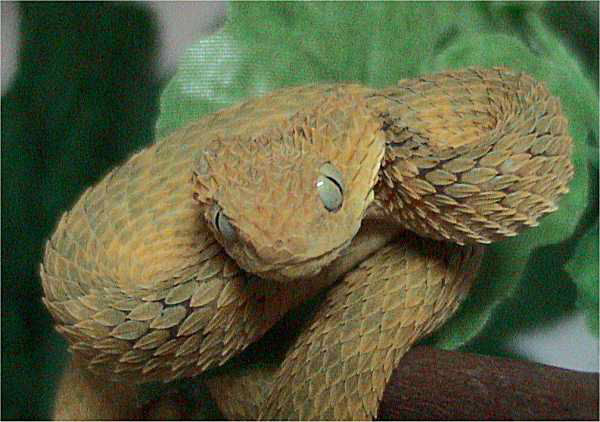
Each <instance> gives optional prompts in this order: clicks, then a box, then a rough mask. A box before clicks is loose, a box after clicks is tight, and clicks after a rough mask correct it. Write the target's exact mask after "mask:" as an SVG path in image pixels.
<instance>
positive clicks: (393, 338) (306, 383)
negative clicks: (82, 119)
mask: <svg viewBox="0 0 600 422" xmlns="http://www.w3.org/2000/svg"><path fill="white" fill-rule="evenodd" d="M566 127H567V125H566V120H565V119H564V117H563V116H562V114H561V112H560V106H559V103H558V100H557V99H555V98H553V97H551V96H550V95H549V93H548V92H547V91H546V90H545V88H544V87H543V85H541V84H540V83H538V82H536V81H534V80H533V79H531V78H530V77H528V76H526V75H523V74H520V73H515V72H512V71H510V70H508V69H500V68H499V69H490V70H481V69H468V70H464V71H458V72H445V73H439V74H436V75H431V76H426V77H423V78H420V79H416V80H410V81H401V82H400V83H399V84H398V85H397V86H394V87H390V88H387V89H384V90H380V91H374V90H370V89H367V88H363V87H360V86H358V85H323V86H313V87H297V88H287V89H284V90H280V91H277V92H275V93H273V94H270V95H268V96H265V97H262V98H258V99H252V100H249V101H247V102H245V103H242V104H240V105H237V106H234V107H231V108H229V109H226V110H223V111H221V112H219V113H215V114H212V115H210V116H207V117H205V118H203V119H201V120H199V121H197V122H195V123H192V124H191V125H188V126H186V127H185V128H183V129H181V130H178V131H176V132H175V133H174V134H172V135H171V136H169V137H167V138H165V139H163V140H160V141H159V142H158V143H156V144H154V145H152V146H150V147H149V148H147V149H145V150H143V151H141V152H139V153H137V154H136V155H134V156H133V157H132V158H131V159H130V160H129V161H128V162H126V163H125V164H124V165H122V166H121V167H119V168H117V169H115V170H113V171H112V172H111V173H109V175H107V176H106V177H105V178H104V179H103V180H102V181H101V182H100V183H98V184H97V185H96V186H94V187H93V188H90V189H88V190H87V191H86V192H85V193H84V194H83V195H82V197H81V198H80V199H79V201H78V202H77V203H76V204H75V205H74V207H73V209H72V210H71V211H70V212H68V213H65V214H64V215H63V217H62V218H61V220H60V222H59V225H58V227H57V229H56V231H55V233H54V234H53V236H52V237H51V239H50V240H49V241H48V243H47V245H46V249H45V256H44V263H43V265H42V268H41V276H42V281H43V287H44V293H45V298H44V302H45V303H46V305H47V306H48V308H49V310H50V312H51V313H52V315H53V316H54V318H55V319H56V321H57V329H58V330H59V331H60V332H61V333H63V334H64V335H65V336H66V337H67V339H68V340H69V342H70V345H71V349H72V350H73V351H74V352H75V353H77V354H78V355H79V356H80V357H82V358H83V360H85V361H87V362H88V366H89V368H90V369H92V370H93V371H96V372H98V373H99V374H100V375H101V376H105V377H110V378H113V379H126V380H130V381H134V382H144V381H149V380H156V379H161V380H171V379H175V378H179V377H186V376H193V375H195V374H198V373H201V372H203V371H205V370H206V369H208V368H212V367H215V366H218V365H220V364H222V363H224V362H226V361H227V360H228V359H229V358H230V357H231V356H233V355H235V354H236V353H238V352H239V351H241V350H243V349H244V348H245V347H246V346H247V345H248V344H250V343H251V342H253V341H255V340H257V339H258V338H260V337H261V336H262V335H263V334H264V333H265V332H266V331H267V330H268V329H269V328H270V327H271V326H272V325H273V324H274V323H275V322H276V321H277V320H279V319H280V318H281V317H282V316H283V315H284V314H285V313H286V312H287V311H288V310H289V309H291V308H292V307H294V306H297V305H299V304H300V303H302V302H303V301H304V300H305V299H307V298H308V297H311V296H312V295H314V294H315V293H316V292H317V291H319V290H320V289H322V288H324V287H325V286H328V285H330V284H332V283H333V282H334V281H336V280H339V283H338V285H337V286H335V287H334V288H333V289H332V290H331V291H330V292H328V295H327V299H326V301H325V303H324V304H322V307H321V308H320V310H319V312H318V313H317V315H316V316H315V317H314V319H313V321H312V323H311V326H310V329H309V330H307V331H306V332H303V333H302V334H301V335H300V336H299V338H298V339H297V340H296V341H295V343H294V345H293V347H292V349H291V350H290V351H289V353H288V355H287V356H286V358H285V360H284V362H283V363H282V366H281V368H280V369H279V370H277V371H276V372H275V374H274V375H273V377H272V379H269V380H266V379H262V381H260V380H257V382H260V383H261V385H262V386H263V388H265V387H264V386H265V385H267V386H271V387H268V388H272V391H267V392H264V391H263V394H262V395H260V396H259V397H258V398H257V400H258V402H257V403H256V402H255V403H253V404H252V405H250V408H249V409H246V410H245V411H241V410H240V408H243V406H244V405H243V402H244V400H240V401H238V402H235V403H234V405H233V406H231V409H233V410H231V412H232V415H233V416H236V415H253V417H258V416H261V417H263V418H268V417H277V418H302V419H305V418H311V419H322V418H336V419H337V418H343V419H353V418H360V419H363V418H371V417H373V416H374V415H375V414H376V411H377V403H378V400H379V398H380V397H381V394H382V392H383V388H384V386H385V382H386V381H387V379H388V377H389V375H390V373H391V370H392V369H393V367H394V366H395V365H396V364H397V363H398V361H399V360H400V358H401V356H402V355H403V353H405V351H406V350H407V349H408V348H409V347H410V346H411V345H412V344H413V343H414V342H415V341H417V340H418V339H419V338H422V337H423V336H424V335H427V334H428V333H429V332H431V331H432V330H433V329H435V328H436V327H438V326H439V325H440V324H441V323H443V321H444V320H445V319H447V318H448V317H449V316H450V315H451V314H452V313H453V312H454V310H455V309H456V308H457V307H458V306H459V304H460V302H461V300H462V299H463V298H464V296H465V295H466V293H467V291H468V288H469V286H470V285H471V284H472V281H473V279H474V275H475V273H476V269H477V266H478V264H479V260H480V256H481V247H480V246H464V247H461V246H458V245H452V244H450V243H438V242H436V241H432V240H425V239H419V238H416V237H415V236H414V235H411V234H405V235H404V236H403V237H401V238H398V239H397V240H396V241H394V242H392V243H388V242H389V241H390V240H391V239H392V238H393V237H395V236H396V235H397V232H398V228H397V226H398V225H401V226H402V227H406V228H408V229H410V230H412V231H414V232H416V233H417V234H418V235H422V236H425V237H430V238H434V239H441V240H448V241H452V242H456V243H458V244H466V243H489V242H490V241H494V240H498V239H501V238H504V237H507V236H513V235H515V234H517V233H518V232H519V231H521V230H523V229H525V228H527V227H530V226H535V225H536V224H537V221H538V219H539V218H540V217H541V216H543V215H544V214H546V213H548V212H551V211H552V210H554V209H555V208H556V205H557V204H556V203H557V200H558V197H559V196H560V195H561V194H563V193H565V192H567V190H568V188H567V183H568V181H569V179H570V178H571V177H572V174H573V168H572V165H571V163H570V161H569V154H570V150H571V140H570V138H569V136H568V134H567V132H566V130H567V129H566ZM323 162H329V163H333V165H334V166H335V167H336V168H337V169H338V170H339V171H340V174H342V175H343V176H344V185H345V187H346V188H347V189H346V190H345V192H344V202H343V205H342V207H341V208H340V209H339V211H337V212H335V213H331V215H329V214H327V213H326V212H325V211H323V209H322V207H316V206H315V204H317V203H318V196H317V193H316V190H315V185H314V179H315V177H316V171H317V170H318V168H319V166H320V165H322V164H323ZM215 204H217V205H219V206H221V207H222V209H223V212H225V214H226V215H227V216H228V217H230V218H231V221H232V227H234V228H235V230H236V231H237V233H238V236H239V237H238V243H232V242H230V241H229V243H228V241H226V240H225V239H224V238H223V237H222V236H221V235H220V233H219V231H218V230H216V228H215V227H214V224H213V221H212V220H211V218H212V217H214V206H215ZM361 226H362V227H363V228H362V229H361ZM373 226H375V227H378V229H373V230H371V229H372V227H373ZM368 227H370V228H371V229H369V230H370V231H369V230H367V228H368ZM359 230H360V231H359ZM357 234H358V235H357ZM386 244H387V246H385V247H383V246H384V245H386ZM361 245H368V247H363V246H361ZM348 247H349V249H348ZM344 254H347V255H344ZM358 262H362V263H361V264H360V265H359V266H358V267H356V264H357V263H358ZM238 265H239V266H238ZM240 266H241V267H242V268H245V269H246V270H250V271H251V272H253V273H256V274H258V275H262V276H267V277H269V278H274V279H277V280H280V281H286V283H280V282H276V281H267V280H261V279H258V278H256V276H251V275H250V274H248V273H247V272H245V271H243V270H241V269H240ZM355 267H356V268H355ZM321 268H325V269H324V270H323V271H322V272H321V273H317V272H318V271H319V270H320V269H321ZM251 380H252V378H251V377H248V376H246V375H243V376H240V377H236V376H233V375H232V376H225V377H224V378H222V379H221V380H219V379H215V380H213V381H212V388H213V389H216V390H218V389H219V388H221V390H222V391H225V390H223V388H225V389H227V388H228V389H227V391H229V392H232V394H236V393H235V392H236V391H238V392H239V391H240V388H238V387H239V386H240V385H246V384H248V383H249V382H250V383H251ZM236 383H240V384H236ZM227 386H228V387H227ZM263 401H265V403H264V404H265V406H264V407H262V406H260V405H259V404H262V403H263ZM240 403H241V404H240ZM236 406H237V410H235V409H236ZM240 406H241V407H240ZM257 409H261V410H260V411H261V413H260V414H256V412H257ZM230 415H231V414H230Z"/></svg>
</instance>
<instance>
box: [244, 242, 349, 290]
mask: <svg viewBox="0 0 600 422" xmlns="http://www.w3.org/2000/svg"><path fill="white" fill-rule="evenodd" d="M351 241H352V239H350V240H347V241H345V242H343V243H342V244H341V245H339V246H337V247H335V248H334V249H332V250H329V251H327V252H325V253H323V254H320V255H317V256H310V257H306V258H304V259H301V260H298V259H297V258H296V259H294V260H286V261H283V262H277V263H271V264H268V263H266V262H265V261H264V260H262V259H261V258H260V256H259V255H257V254H256V251H254V250H252V251H249V250H248V249H245V250H244V252H245V255H246V256H245V257H244V258H242V259H239V258H240V257H236V258H237V259H236V258H234V259H235V261H236V262H237V263H238V265H239V266H240V267H241V268H242V269H244V270H245V271H246V272H248V273H251V274H254V275H256V276H258V277H260V278H264V279H268V280H273V281H276V282H280V283H291V282H297V281H300V280H303V279H308V278H311V277H314V276H317V275H318V274H319V273H320V272H321V271H322V270H323V269H324V268H325V267H327V266H328V265H329V264H331V263H332V262H333V261H335V260H336V259H338V258H339V257H341V256H343V255H344V254H345V252H346V251H347V250H348V248H349V247H350V244H351ZM252 249H253V248H252Z"/></svg>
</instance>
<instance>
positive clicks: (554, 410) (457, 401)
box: [378, 346, 598, 420]
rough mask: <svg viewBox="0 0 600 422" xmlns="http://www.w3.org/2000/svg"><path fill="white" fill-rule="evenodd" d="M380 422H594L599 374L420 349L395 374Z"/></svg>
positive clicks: (383, 403)
mask: <svg viewBox="0 0 600 422" xmlns="http://www.w3.org/2000/svg"><path fill="white" fill-rule="evenodd" d="M378 419H382V420H390V419H396V420H398V419H416V420H435V419H439V420H448V419H450V420H456V419H466V420H472V419H480V420H481V419H487V420H490V419H508V420H515V419H517V420H524V419H527V420H531V419H552V420H556V419H563V420H564V419H578V420H598V374H597V373H585V372H578V371H570V370H566V369H561V368H556V367H553V366H548V365H541V364H536V363H531V362H524V361H518V360H513V359H505V358H497V357H490V356H482V355H476V354H472V353H461V352H448V351H443V350H437V349H434V348H431V347H426V346H419V347H415V348H413V349H412V350H411V351H410V352H408V353H407V354H406V355H405V356H404V357H403V358H402V360H401V361H400V364H399V365H398V368H396V370H395V371H394V372H393V374H392V378H391V379H390V382H389V383H388V385H387V388H386V390H385V393H384V395H383V399H382V402H381V406H380V409H379V415H378Z"/></svg>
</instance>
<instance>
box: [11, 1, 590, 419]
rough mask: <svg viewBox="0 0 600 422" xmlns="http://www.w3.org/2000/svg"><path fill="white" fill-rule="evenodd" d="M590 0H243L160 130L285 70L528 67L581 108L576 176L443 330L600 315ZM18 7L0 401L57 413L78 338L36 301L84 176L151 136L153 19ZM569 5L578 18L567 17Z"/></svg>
mask: <svg viewBox="0 0 600 422" xmlns="http://www.w3.org/2000/svg"><path fill="white" fill-rule="evenodd" d="M594 3H595V2H594ZM590 4H591V3H590ZM595 5H596V6H595V8H594V7H590V6H585V5H582V4H579V3H569V4H562V3H552V4H550V5H544V4H541V3H520V2H515V3H512V2H511V3H435V4H434V3H348V4H345V5H344V6H343V7H341V6H340V5H335V4H327V3H319V4H315V3H295V4H288V3H277V4H268V5H267V4H246V3H235V4H233V5H232V6H231V7H230V11H229V22H228V24H227V25H226V27H225V29H224V30H223V31H222V32H220V33H218V34H216V35H214V36H212V37H209V38H207V39H205V40H202V41H199V42H197V43H194V45H192V46H191V49H190V50H189V51H188V53H187V54H185V55H184V57H182V60H181V62H180V66H179V71H178V73H177V75H176V76H175V77H174V78H173V79H172V81H171V82H170V83H169V85H168V86H167V87H166V88H165V90H164V93H163V96H162V98H161V102H162V103H161V116H160V120H159V122H158V125H157V131H158V133H159V134H161V135H163V134H165V133H168V132H169V131H171V130H173V129H174V128H176V127H178V126H180V125H181V124H182V123H183V122H184V121H186V120H188V119H191V118H193V117H196V116H198V115H200V114H204V113H207V112H212V111H215V110H218V109H219V108H222V107H224V106H227V105H230V104H233V103H235V102H237V101H239V100H241V99H243V98H245V97H247V96H248V95H256V94H260V93H263V92H266V91H269V90H271V89H274V88H276V87H280V86H285V85H290V84H300V83H311V82H316V81H348V80H352V81H361V82H364V83H368V84H369V85H372V86H385V85H389V84H392V83H394V82H395V81H396V80H398V79H401V78H407V77H414V76H417V75H419V74H421V73H427V72H431V71H436V70H439V69H443V68H457V67H464V66H466V65H471V64H479V65H485V66H490V65H497V64H504V65H509V66H511V67H515V68H517V69H521V70H525V71H527V72H529V73H531V74H533V75H534V76H535V77H536V78H538V79H541V80H544V81H546V83H547V84H548V86H549V88H550V90H551V91H552V92H553V93H554V94H555V95H559V96H560V97H561V100H562V102H563V106H564V109H565V112H566V114H567V115H568V117H569V119H570V123H571V127H570V129H571V132H572V134H573V137H574V139H575V142H576V150H575V153H576V157H575V162H576V166H577V178H576V180H575V181H574V183H573V185H572V193H571V194H569V195H568V196H567V197H566V198H565V199H564V200H563V201H562V202H561V211H560V212H558V213H556V214H554V215H553V216H551V217H549V218H547V219H545V220H544V222H543V224H542V225H541V227H540V228H539V229H536V230H533V231H530V232H528V233H526V234H525V235H524V236H519V237H517V238H515V239H511V240H509V241H507V242H503V243H501V244H499V245H497V246H495V247H493V248H491V249H490V253H488V255H487V257H486V263H487V265H486V267H485V270H484V273H483V274H482V275H481V277H480V283H479V286H478V288H477V289H476V291H475V292H474V294H473V296H472V298H471V299H470V300H469V302H468V303H467V304H466V306H465V307H464V308H463V309H462V311H461V313H460V315H458V316H457V318H455V319H454V320H453V321H452V322H451V323H450V324H448V326H447V327H446V328H445V329H444V330H443V331H442V332H440V333H439V334H438V335H437V337H436V338H434V339H432V340H431V341H435V342H437V344H438V345H439V346H441V347H447V348H456V347H459V346H463V348H464V349H466V350H472V351H479V352H486V353H490V354H497V355H502V354H506V351H505V350H504V346H503V341H505V340H506V339H507V338H508V337H509V336H510V335H512V334H514V333H515V332H516V331H517V330H519V329H522V328H526V327H530V326H534V325H543V324H544V323H546V322H547V321H549V320H551V319H553V318H558V317H560V316H561V315H565V314H567V313H569V312H573V310H574V309H575V307H576V306H580V307H582V308H583V309H586V310H587V312H588V315H589V320H590V324H591V326H593V327H594V326H595V327H596V330H597V325H598V322H597V321H598V312H597V310H598V206H597V204H598V190H597V185H598V161H597V154H598V151H597V148H598V143H597V140H598V134H597V122H598V91H597V88H595V87H594V85H592V84H591V83H590V81H589V80H590V79H592V80H595V81H597V80H598V69H597V67H594V66H597V50H598V27H597V16H598V12H597V3H595ZM594 14H595V15H594ZM21 15H22V24H21V31H22V34H21V60H20V65H19V70H18V74H17V76H16V78H15V81H14V83H13V85H12V86H11V88H10V90H9V91H8V92H7V93H6V95H5V96H3V98H2V346H3V347H2V369H3V373H2V393H3V400H2V419H42V418H43V419H46V418H48V417H49V409H50V405H51V401H52V394H53V391H54V389H55V385H56V380H57V376H58V374H59V373H60V371H61V370H62V367H63V366H64V362H65V359H66V352H65V348H66V345H65V343H64V342H63V341H62V340H61V339H60V338H59V336H58V335H57V334H56V333H55V332H54V331H53V330H52V329H51V320H50V317H49V315H48V314H47V313H46V312H45V310H44V309H43V306H42V304H41V301H40V297H41V287H40V282H39V277H38V275H37V273H38V268H39V263H40V262H41V259H42V251H43V244H44V241H45V239H46V238H48V236H49V235H50V234H51V231H52V229H53V227H54V225H55V224H56V222H57V221H58V218H59V216H60V215H61V213H62V212H64V211H65V210H67V209H68V208H69V207H70V206H71V204H72V203H73V202H74V201H75V200H76V198H77V196H78V195H79V194H80V193H81V192H82V191H83V190H84V189H85V188H86V187H87V186H89V185H91V184H93V183H94V182H96V181H98V180H99V179H100V178H101V176H102V175H103V174H105V173H106V172H107V171H108V169H109V168H110V167H112V166H113V165H115V164H116V163H118V162H121V161H123V160H124V159H125V158H126V157H127V156H128V155H130V154H131V153H132V152H133V151H135V150H137V149H139V148H140V147H142V146H143V145H147V144H148V143H149V142H151V141H152V139H153V127H154V122H155V120H156V117H157V111H158V101H159V99H158V93H159V89H160V84H159V83H158V81H156V80H155V79H154V78H153V77H152V75H153V74H154V73H153V72H152V70H153V66H154V60H155V58H156V52H157V34H158V33H157V26H156V23H155V21H154V20H153V17H152V16H151V14H150V13H149V11H148V10H147V9H146V8H145V7H143V6H141V5H139V4H133V3H102V4H96V3H85V4H79V3H69V4H58V3H56V4H50V3H23V4H21ZM561 16H562V17H564V18H565V19H572V17H573V16H579V19H578V20H576V22H577V23H578V24H577V25H572V26H571V27H570V28H569V31H564V27H563V26H564V25H563V23H564V20H563V19H560V17H561ZM590 16H592V17H591V18H590ZM594 16H595V18H594ZM588 32H589V33H588ZM565 34H567V35H565ZM582 34H583V35H582ZM594 52H595V54H596V56H595V60H594V57H593V54H594ZM497 305H500V306H497ZM492 311H494V312H492ZM594 324H595V325H594ZM284 327H285V325H284ZM284 330H285V328H284ZM482 330H483V331H482ZM475 334H479V335H478V336H477V338H475V340H472V341H470V342H468V343H467V341H469V340H470V339H471V338H472V337H473V336H474V335H475ZM465 343H466V345H465ZM252 351H253V349H250V351H249V352H252Z"/></svg>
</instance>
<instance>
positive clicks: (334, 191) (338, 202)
mask: <svg viewBox="0 0 600 422" xmlns="http://www.w3.org/2000/svg"><path fill="white" fill-rule="evenodd" d="M319 170H320V172H321V174H320V175H319V177H317V191H318V192H319V197H320V198H321V201H322V202H323V205H324V206H325V209H326V210H327V211H330V212H336V211H337V210H339V209H340V208H341V207H342V202H344V181H343V180H342V174H341V173H340V171H339V170H338V169H336V168H335V167H334V166H333V164H331V163H325V164H323V165H322V166H321V168H320V169H319Z"/></svg>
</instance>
